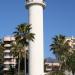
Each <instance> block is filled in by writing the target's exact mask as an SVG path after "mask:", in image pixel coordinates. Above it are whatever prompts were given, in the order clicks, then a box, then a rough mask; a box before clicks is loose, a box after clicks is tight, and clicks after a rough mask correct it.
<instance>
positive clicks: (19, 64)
mask: <svg viewBox="0 0 75 75" xmlns="http://www.w3.org/2000/svg"><path fill="white" fill-rule="evenodd" d="M18 60H19V61H18V75H20V52H19V59H18Z"/></svg>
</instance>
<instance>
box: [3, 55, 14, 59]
mask: <svg viewBox="0 0 75 75" xmlns="http://www.w3.org/2000/svg"><path fill="white" fill-rule="evenodd" d="M4 58H5V59H9V58H13V56H9V55H6V56H4Z"/></svg>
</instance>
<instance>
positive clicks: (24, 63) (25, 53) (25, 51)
mask: <svg viewBox="0 0 75 75" xmlns="http://www.w3.org/2000/svg"><path fill="white" fill-rule="evenodd" d="M24 50H25V55H24V57H25V63H24V64H25V75H26V49H25V46H24Z"/></svg>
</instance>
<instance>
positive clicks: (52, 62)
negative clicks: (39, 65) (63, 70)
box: [44, 57, 60, 75]
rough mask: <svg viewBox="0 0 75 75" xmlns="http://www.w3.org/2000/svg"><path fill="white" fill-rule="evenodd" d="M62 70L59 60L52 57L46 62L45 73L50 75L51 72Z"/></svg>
mask: <svg viewBox="0 0 75 75" xmlns="http://www.w3.org/2000/svg"><path fill="white" fill-rule="evenodd" d="M59 69H60V62H59V61H58V60H57V59H52V58H50V57H48V58H46V59H45V61H44V72H45V75H48V73H49V72H51V71H58V70H59Z"/></svg>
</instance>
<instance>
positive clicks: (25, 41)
mask: <svg viewBox="0 0 75 75" xmlns="http://www.w3.org/2000/svg"><path fill="white" fill-rule="evenodd" d="M31 29H32V28H31V25H29V24H26V23H23V24H20V25H18V26H17V27H16V31H15V32H14V36H15V41H16V44H15V50H16V51H14V52H15V53H16V54H18V57H19V64H18V65H19V67H18V75H19V72H20V58H21V57H22V56H24V57H25V62H26V47H28V45H29V41H33V39H34V35H35V34H34V33H30V30H31ZM25 64H26V63H25ZM25 73H26V65H25Z"/></svg>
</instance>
